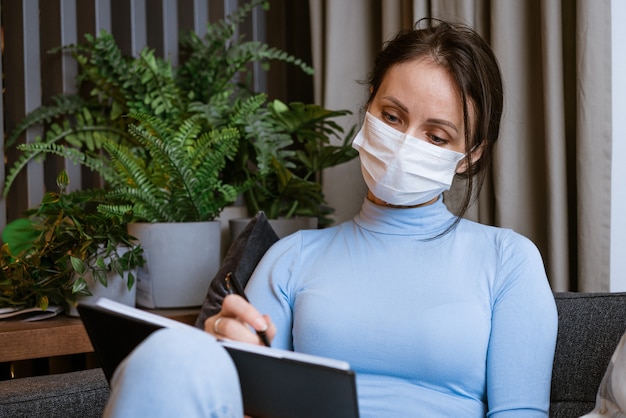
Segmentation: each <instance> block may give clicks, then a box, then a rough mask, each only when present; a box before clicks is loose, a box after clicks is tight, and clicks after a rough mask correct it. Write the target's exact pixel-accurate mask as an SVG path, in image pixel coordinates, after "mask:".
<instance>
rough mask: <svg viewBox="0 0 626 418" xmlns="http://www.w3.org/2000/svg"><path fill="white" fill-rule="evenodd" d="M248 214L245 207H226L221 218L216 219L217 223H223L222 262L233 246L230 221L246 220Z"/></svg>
mask: <svg viewBox="0 0 626 418" xmlns="http://www.w3.org/2000/svg"><path fill="white" fill-rule="evenodd" d="M247 214H248V209H246V207H245V206H226V207H225V208H224V209H223V210H222V212H221V213H220V216H219V217H217V218H216V220H217V221H220V222H221V223H222V243H221V252H220V260H223V259H224V257H225V256H226V252H227V251H228V249H229V248H230V244H232V239H231V237H230V220H231V219H239V218H244V217H245V216H246V215H247Z"/></svg>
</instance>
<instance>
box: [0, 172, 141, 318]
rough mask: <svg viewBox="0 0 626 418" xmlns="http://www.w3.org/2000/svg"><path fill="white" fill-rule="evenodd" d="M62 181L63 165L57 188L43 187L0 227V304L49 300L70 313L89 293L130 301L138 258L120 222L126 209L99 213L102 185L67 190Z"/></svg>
mask: <svg viewBox="0 0 626 418" xmlns="http://www.w3.org/2000/svg"><path fill="white" fill-rule="evenodd" d="M68 184H69V179H68V177H67V174H66V173H65V172H64V171H63V172H61V173H60V174H59V175H58V176H57V185H58V187H59V192H58V193H57V192H48V193H46V194H45V196H44V198H43V200H42V201H41V204H40V205H39V206H38V207H36V208H33V209H30V210H28V211H27V212H26V213H25V214H24V215H25V217H24V218H19V219H17V220H15V221H13V222H11V223H10V224H9V225H7V227H6V228H5V229H4V231H3V236H2V238H3V240H4V242H5V244H4V245H3V246H2V250H1V254H0V265H1V268H2V273H1V276H0V307H12V308H19V309H23V308H33V307H40V308H41V309H42V310H46V309H47V307H48V305H49V304H52V305H59V306H62V307H64V308H65V310H66V311H67V312H70V313H72V312H73V311H74V309H75V305H76V302H77V301H78V300H81V298H84V297H87V296H92V295H94V294H99V295H103V294H104V295H106V296H107V297H110V298H116V299H118V300H120V301H121V302H123V303H126V304H129V305H132V306H134V305H135V297H134V296H135V289H136V287H135V286H134V284H135V277H136V273H135V270H136V268H137V267H140V266H141V265H142V264H143V261H144V260H143V257H142V248H141V246H139V245H136V244H135V243H134V242H133V239H132V237H131V236H130V235H129V233H128V231H127V228H126V222H127V221H128V220H129V214H124V215H123V216H121V217H120V216H109V215H106V214H103V213H101V212H100V211H98V210H97V206H98V205H99V204H102V203H106V202H107V201H106V199H105V197H104V193H103V191H102V190H92V191H76V192H72V193H67V192H66V190H67V186H68ZM104 290H108V292H103V291H104ZM117 296H119V297H117Z"/></svg>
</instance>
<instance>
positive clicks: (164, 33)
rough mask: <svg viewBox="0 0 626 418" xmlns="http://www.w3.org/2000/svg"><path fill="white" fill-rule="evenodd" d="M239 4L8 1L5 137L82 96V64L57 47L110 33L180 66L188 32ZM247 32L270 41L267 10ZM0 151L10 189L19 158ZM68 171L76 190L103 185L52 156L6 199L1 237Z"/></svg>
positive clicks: (4, 5) (0, 62)
mask: <svg viewBox="0 0 626 418" xmlns="http://www.w3.org/2000/svg"><path fill="white" fill-rule="evenodd" d="M241 3H244V2H243V1H241ZM237 5H238V0H0V15H1V18H2V56H0V66H1V67H2V75H3V79H2V83H3V85H2V87H3V89H2V91H3V94H2V97H1V98H0V110H2V114H3V118H2V120H0V125H1V126H2V130H3V132H4V137H5V138H6V136H7V135H8V133H10V132H11V130H12V129H13V128H14V127H15V126H16V124H17V123H18V122H19V121H20V120H21V119H22V118H23V117H24V116H25V115H26V114H27V113H28V112H29V111H31V110H33V109H35V108H37V107H38V106H40V105H41V104H47V103H48V101H49V100H50V97H51V96H53V95H55V94H59V93H63V92H68V93H69V92H74V91H75V89H76V86H75V82H74V80H75V75H76V72H77V66H76V63H75V62H73V60H72V59H71V57H62V56H61V55H62V54H54V55H50V54H48V53H47V51H48V50H50V49H51V48H54V47H57V46H60V45H66V44H71V43H76V42H82V40H83V39H84V34H85V33H91V34H97V33H99V32H100V30H102V29H104V30H106V31H108V32H110V33H112V34H113V35H114V36H115V38H116V40H117V41H118V44H119V45H120V47H121V49H122V51H123V52H125V53H128V54H130V53H132V54H137V53H138V51H140V50H141V49H142V48H143V47H144V46H146V45H149V46H150V47H151V48H154V49H156V52H157V54H159V55H160V56H164V57H169V58H170V59H171V60H172V62H173V63H174V64H175V65H176V64H177V63H178V36H179V33H180V31H188V30H194V31H196V32H197V33H198V34H200V35H202V34H204V33H205V32H206V23H207V22H208V21H214V20H217V19H219V18H222V17H223V16H224V15H225V14H229V13H230V12H232V11H233V10H234V9H236V8H237ZM272 7H274V6H272ZM244 26H245V27H242V28H241V29H240V31H241V32H242V33H245V34H246V35H247V36H251V37H252V38H254V39H256V40H259V41H265V38H266V37H265V27H266V24H265V12H264V11H263V10H262V9H261V8H256V9H255V11H254V13H253V15H252V17H251V18H250V19H249V21H248V22H246V23H245V25H244ZM256 70H257V75H256V76H255V77H254V78H255V83H256V84H255V87H256V89H257V90H258V91H266V89H267V85H266V83H267V81H266V75H265V74H264V73H262V72H260V71H258V68H256ZM40 134H41V130H40V129H32V130H29V131H28V132H27V133H26V135H25V137H24V138H21V141H22V142H24V141H27V142H32V141H34V140H35V137H36V136H38V135H40ZM3 145H4V142H3ZM0 153H1V155H0V164H1V165H2V170H0V184H2V185H3V184H4V178H5V173H6V170H7V166H9V167H10V166H11V164H12V162H13V161H15V159H16V154H15V152H14V151H12V150H9V151H8V152H6V155H5V150H4V146H3V147H0ZM63 167H65V168H66V170H68V173H69V175H70V179H71V182H72V183H71V187H72V188H74V189H76V188H81V187H93V186H97V185H98V184H99V183H98V182H99V180H98V179H97V178H94V177H93V175H92V174H91V173H89V172H88V171H86V170H84V169H82V168H81V167H79V166H74V165H73V164H71V163H68V162H67V161H64V160H60V159H53V158H48V159H47V160H46V162H45V163H44V164H42V163H39V162H33V163H31V164H30V165H29V166H28V169H27V170H26V171H24V172H23V173H22V174H21V175H20V176H19V178H18V180H17V181H16V183H15V184H14V185H13V187H12V189H11V191H10V194H9V195H8V197H7V198H6V199H3V198H2V197H0V231H1V230H2V229H4V226H5V225H6V223H7V222H10V221H11V220H13V219H15V218H17V217H19V216H20V215H21V214H22V212H23V211H24V210H26V209H27V208H29V207H32V206H35V205H37V204H39V202H40V201H41V198H42V196H43V194H44V192H45V191H46V190H48V189H50V190H55V189H56V186H55V178H56V175H57V173H58V172H59V171H60V169H61V168H63Z"/></svg>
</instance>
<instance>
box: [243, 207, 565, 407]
mask: <svg viewBox="0 0 626 418" xmlns="http://www.w3.org/2000/svg"><path fill="white" fill-rule="evenodd" d="M454 219H455V218H454V215H452V214H451V213H450V212H449V211H448V210H447V208H446V207H445V205H444V204H443V203H442V200H441V199H439V201H437V202H436V203H434V204H432V205H429V206H425V207H421V208H411V209H394V208H388V207H383V206H378V205H375V204H373V203H371V202H369V201H368V200H365V202H364V204H363V207H362V210H361V212H360V213H359V214H358V215H357V216H356V217H355V218H354V219H353V220H351V221H348V222H344V223H342V224H340V225H338V226H335V227H332V228H328V229H323V230H307V231H300V232H298V233H296V234H293V235H291V236H289V237H286V238H283V239H281V240H280V241H278V242H277V243H276V244H275V245H274V246H273V247H272V248H270V250H269V251H268V253H267V254H266V255H265V257H264V258H263V259H262V260H261V263H260V264H259V266H258V267H257V269H256V271H255V273H254V275H253V276H252V278H251V280H250V282H249V284H248V286H247V289H246V290H247V293H248V296H249V298H250V300H251V302H252V304H253V305H255V306H256V307H257V308H258V309H259V310H260V311H261V312H262V313H267V314H269V315H270V316H271V318H272V320H273V322H274V323H275V324H276V326H277V328H278V334H277V336H276V338H275V340H274V342H273V346H274V347H278V348H284V349H290V350H295V351H300V352H304V353H311V354H316V355H321V356H326V357H331V358H336V359H341V360H345V361H347V362H349V363H350V365H351V366H352V368H353V370H354V371H355V372H356V373H357V392H358V395H359V409H360V412H361V416H363V417H386V418H389V417H403V418H405V417H408V416H423V417H455V418H458V417H483V416H491V417H513V416H514V417H539V416H547V411H548V405H549V395H550V380H551V370H552V359H553V355H554V346H555V341H556V331H557V314H556V308H555V304H554V299H553V296H552V293H551V290H550V287H549V285H548V281H547V279H546V274H545V270H544V267H543V263H542V260H541V256H540V254H539V252H538V251H537V248H536V247H535V246H534V244H532V243H531V242H530V241H529V240H528V239H526V238H524V237H523V236H521V235H519V234H517V233H515V232H513V231H511V230H508V229H501V228H495V227H489V226H485V225H481V224H477V223H474V222H471V221H467V220H462V221H461V222H460V223H459V224H458V225H457V226H456V228H454V229H453V230H451V231H450V232H449V233H447V234H445V235H443V236H441V237H439V238H436V239H431V238H433V237H436V236H438V235H439V234H440V233H441V232H443V231H445V230H446V228H448V227H449V226H450V225H451V223H452V222H453V221H454ZM268 280H269V286H268ZM320 401H321V402H323V400H320Z"/></svg>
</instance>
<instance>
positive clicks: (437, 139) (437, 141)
mask: <svg viewBox="0 0 626 418" xmlns="http://www.w3.org/2000/svg"><path fill="white" fill-rule="evenodd" d="M426 136H427V137H428V139H430V142H432V143H433V144H435V145H446V144H448V140H446V139H443V138H440V137H438V136H437V135H433V134H426Z"/></svg>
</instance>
